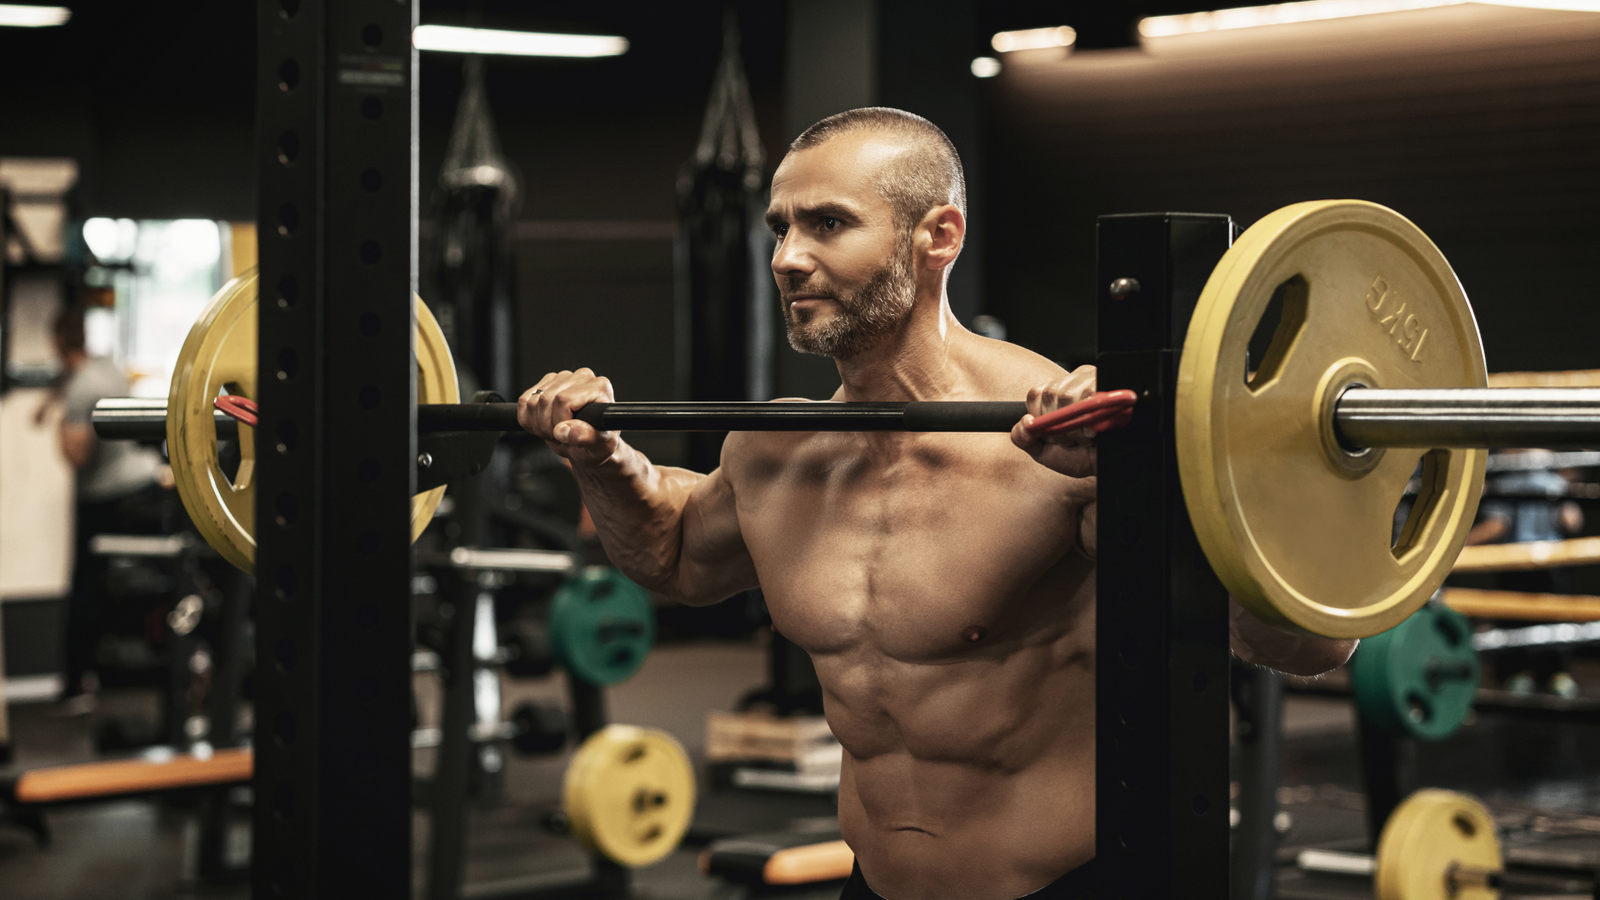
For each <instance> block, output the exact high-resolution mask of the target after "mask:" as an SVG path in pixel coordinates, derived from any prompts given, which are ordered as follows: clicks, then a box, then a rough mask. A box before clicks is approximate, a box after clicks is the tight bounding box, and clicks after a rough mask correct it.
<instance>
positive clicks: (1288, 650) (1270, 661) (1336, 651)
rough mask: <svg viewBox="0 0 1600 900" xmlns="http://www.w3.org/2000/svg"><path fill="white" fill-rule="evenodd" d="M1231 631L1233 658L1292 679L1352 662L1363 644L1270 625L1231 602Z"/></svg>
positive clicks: (1229, 606)
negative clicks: (1276, 671) (1356, 651)
mask: <svg viewBox="0 0 1600 900" xmlns="http://www.w3.org/2000/svg"><path fill="white" fill-rule="evenodd" d="M1228 630H1229V638H1230V643H1231V644H1232V645H1233V652H1234V655H1236V656H1238V657H1239V658H1240V659H1242V660H1244V661H1245V662H1247V663H1253V664H1255V665H1258V666H1266V667H1267V668H1269V669H1277V670H1278V671H1280V672H1287V673H1289V674H1290V675H1306V676H1310V675H1321V674H1322V673H1324V672H1328V671H1331V670H1333V669H1337V668H1339V667H1340V666H1342V665H1344V664H1345V662H1346V661H1348V660H1349V659H1350V654H1352V653H1354V652H1355V650H1356V645H1357V644H1359V643H1360V641H1354V640H1339V639H1337V638H1325V637H1317V636H1316V635H1310V634H1303V633H1300V632H1296V631H1290V630H1289V629H1287V628H1278V627H1276V626H1273V625H1268V624H1267V623H1266V622H1263V621H1261V620H1260V619H1258V618H1256V617H1255V616H1253V615H1251V614H1250V612H1249V611H1248V610H1246V609H1245V608H1244V607H1242V606H1240V605H1239V602H1238V601H1237V600H1234V599H1233V598H1231V597H1230V598H1229V599H1228Z"/></svg>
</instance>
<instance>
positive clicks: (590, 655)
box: [550, 566, 656, 685]
mask: <svg viewBox="0 0 1600 900" xmlns="http://www.w3.org/2000/svg"><path fill="white" fill-rule="evenodd" d="M655 638H656V626H655V613H654V610H653V609H652V608H651V606H650V595H649V594H647V593H645V590H644V588H641V587H639V586H638V585H636V584H634V583H633V582H631V581H629V580H628V579H627V577H626V576H624V575H623V574H622V573H621V572H618V571H617V570H616V569H612V568H607V567H604V566H590V567H588V568H586V569H584V570H583V571H582V572H580V573H578V574H577V575H574V576H573V577H572V578H569V579H567V582H566V583H565V584H563V585H562V586H561V587H560V589H559V590H557V591H556V596H555V599H554V600H553V601H551V605H550V649H551V650H552V651H553V652H554V654H555V657H556V659H557V660H559V661H560V663H561V665H562V666H564V667H565V668H566V670H567V672H568V673H570V674H572V675H575V676H577V677H578V678H582V679H583V680H584V681H587V682H589V683H590V684H598V685H612V684H619V683H621V682H624V681H627V680H628V679H629V678H631V677H632V676H633V673H635V672H637V671H639V667H640V666H641V665H643V664H644V658H645V656H646V655H647V654H649V652H650V647H651V646H652V645H653V644H654V643H655Z"/></svg>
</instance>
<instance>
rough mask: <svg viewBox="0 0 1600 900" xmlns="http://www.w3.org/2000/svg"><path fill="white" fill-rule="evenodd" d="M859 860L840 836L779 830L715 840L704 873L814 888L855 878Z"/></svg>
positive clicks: (703, 855) (703, 860) (747, 881)
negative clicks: (855, 869) (824, 882)
mask: <svg viewBox="0 0 1600 900" xmlns="http://www.w3.org/2000/svg"><path fill="white" fill-rule="evenodd" d="M855 860H856V857H855V854H854V853H852V852H851V850H850V846H849V845H848V844H846V843H845V842H844V840H843V838H842V837H841V835H840V834H839V832H837V831H829V832H819V833H810V834H805V833H795V832H787V831H779V832H770V833H766V834H746V835H740V836H739V837H732V838H723V839H721V840H717V841H712V842H711V844H710V846H708V847H706V849H705V850H703V851H701V853H700V871H701V872H702V873H704V874H706V875H715V876H718V877H721V878H726V879H728V880H729V881H736V882H740V883H742V884H767V885H797V884H814V883H816V882H819V881H843V880H844V879H846V878H849V877H850V870H851V868H852V867H854V865H855Z"/></svg>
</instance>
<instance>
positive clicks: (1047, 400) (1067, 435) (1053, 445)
mask: <svg viewBox="0 0 1600 900" xmlns="http://www.w3.org/2000/svg"><path fill="white" fill-rule="evenodd" d="M1094 392H1095V368H1094V366H1079V367H1078V368H1076V369H1073V370H1072V371H1071V372H1068V373H1067V376H1066V377H1065V378H1062V379H1061V380H1059V381H1053V382H1050V383H1049V384H1041V385H1039V386H1038V387H1036V388H1034V389H1032V390H1030V391H1028V414H1027V415H1025V416H1023V417H1022V421H1020V422H1018V423H1017V424H1016V427H1014V428H1012V429H1011V442H1012V443H1013V444H1016V445H1017V446H1018V447H1021V448H1022V449H1023V450H1025V451H1027V453H1028V455H1029V456H1032V457H1033V458H1034V459H1036V460H1038V461H1039V463H1040V464H1041V465H1044V466H1047V467H1049V468H1051V469H1054V470H1055V471H1057V472H1060V473H1061V474H1063V475H1070V476H1072V477H1073V478H1088V477H1089V476H1091V475H1093V474H1094V473H1095V447H1094V438H1095V432H1094V429H1092V428H1074V429H1073V430H1071V431H1066V432H1062V433H1060V434H1052V435H1043V436H1040V435H1033V434H1029V433H1028V426H1029V425H1030V424H1032V423H1033V420H1034V418H1035V417H1037V416H1042V415H1044V414H1045V413H1047V412H1051V411H1052V410H1057V409H1060V408H1062V407H1063V406H1070V405H1072V404H1074V403H1077V402H1078V401H1079V400H1082V399H1084V398H1085V397H1088V396H1089V395H1090V394H1093V393H1094Z"/></svg>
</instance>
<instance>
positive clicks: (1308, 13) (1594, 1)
mask: <svg viewBox="0 0 1600 900" xmlns="http://www.w3.org/2000/svg"><path fill="white" fill-rule="evenodd" d="M1468 2H1480V3H1484V4H1485V5H1489V6H1520V7H1527V8H1530V9H1552V10H1569V11H1574V12H1600V0H1303V2H1299V3H1274V4H1272V5H1271V6H1242V7H1238V8H1235V9H1219V10H1216V11H1214V12H1197V13H1188V14H1185V15H1179V16H1152V17H1151V18H1148V19H1141V20H1139V35H1140V36H1141V37H1147V38H1156V37H1171V36H1173V35H1178V34H1200V33H1203V32H1207V31H1229V30H1232V29H1235V28H1254V27H1257V26H1261V25H1291V24H1294V23H1297V22H1320V21H1325V20H1328V19H1347V18H1352V17H1354V16H1371V15H1378V14H1380V13H1391V12H1406V11H1409V10H1414V9H1433V8H1435V7H1440V6H1459V5H1461V4H1463V3H1468Z"/></svg>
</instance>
